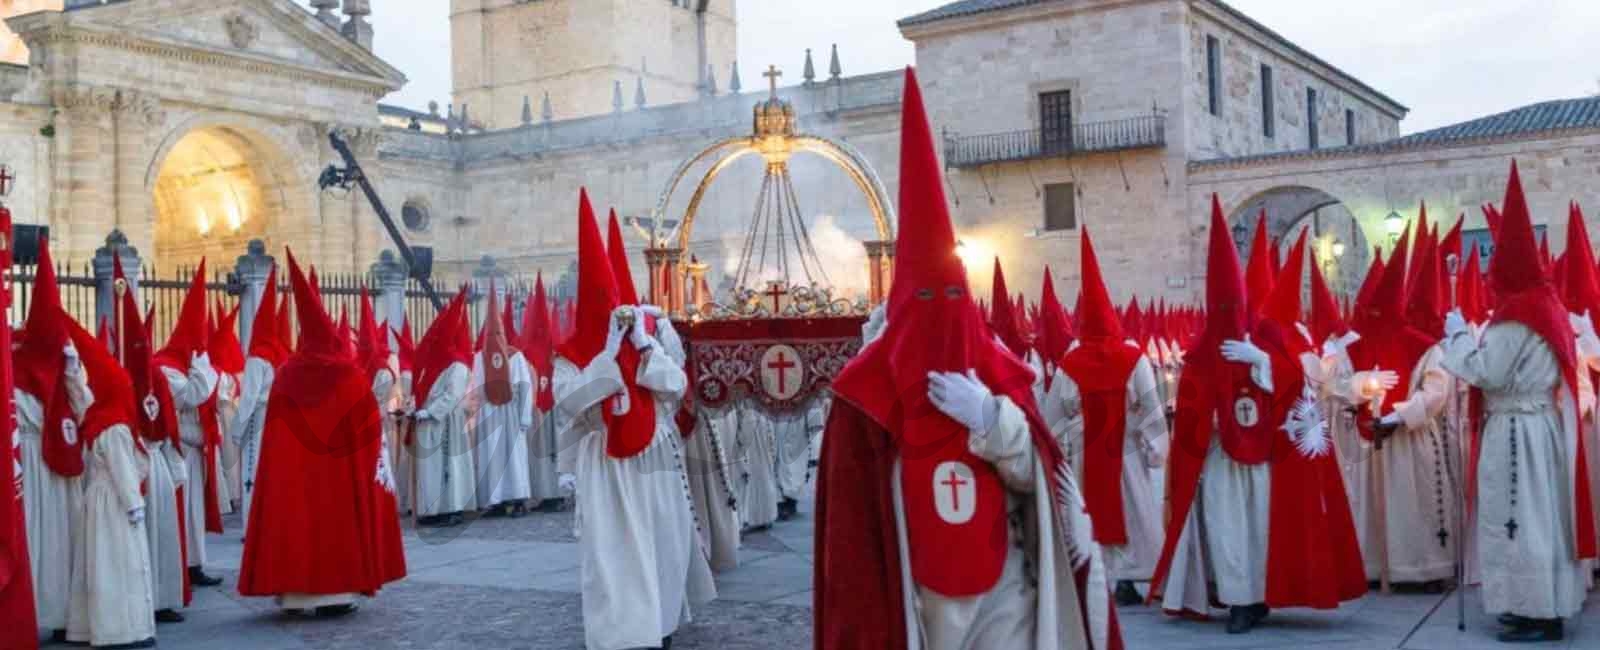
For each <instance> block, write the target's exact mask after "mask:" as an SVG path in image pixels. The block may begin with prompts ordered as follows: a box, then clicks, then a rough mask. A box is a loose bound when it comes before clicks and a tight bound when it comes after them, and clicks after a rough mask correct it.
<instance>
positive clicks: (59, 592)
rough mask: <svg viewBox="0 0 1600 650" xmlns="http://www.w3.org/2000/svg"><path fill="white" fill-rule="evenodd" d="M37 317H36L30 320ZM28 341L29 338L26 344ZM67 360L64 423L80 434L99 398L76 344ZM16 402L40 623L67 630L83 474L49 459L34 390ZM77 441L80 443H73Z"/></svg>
mask: <svg viewBox="0 0 1600 650" xmlns="http://www.w3.org/2000/svg"><path fill="white" fill-rule="evenodd" d="M29 321H30V322H32V319H31V318H30V319H29ZM23 345H27V343H23ZM56 355H58V356H60V357H61V358H62V359H64V363H62V365H61V368H62V371H61V374H60V375H59V378H58V379H57V381H60V382H62V383H64V384H65V388H66V394H67V401H68V405H69V407H70V409H71V411H70V412H69V413H59V414H57V415H58V416H60V417H64V418H70V419H71V420H72V421H73V423H72V425H71V426H67V425H66V424H65V423H63V424H62V425H61V426H62V428H61V435H64V436H67V437H69V438H74V439H75V438H76V437H77V436H78V432H77V430H76V429H77V425H76V421H77V420H78V419H80V418H81V417H82V414H83V412H84V410H85V409H87V408H88V406H89V404H91V403H92V402H93V401H94V395H93V393H91V392H90V389H89V385H88V383H87V379H86V377H85V375H84V372H83V366H82V364H81V363H80V362H79V360H78V351H77V350H76V349H75V348H74V347H73V346H71V345H70V344H69V345H68V346H66V347H65V348H64V349H58V350H57V352H56ZM12 395H13V398H14V400H15V404H16V418H17V422H16V426H17V438H18V447H19V449H20V455H21V468H22V472H21V477H22V509H23V515H24V524H25V528H26V530H27V533H28V540H27V542H28V560H29V565H30V567H31V569H32V571H33V597H34V607H35V611H36V612H37V614H38V620H39V627H40V628H42V629H46V630H64V629H66V627H67V610H68V608H69V606H70V604H71V599H72V591H73V585H74V583H75V582H77V581H76V580H74V575H73V574H74V571H75V570H76V569H75V567H74V564H73V547H74V544H76V543H77V542H79V541H80V540H78V539H77V537H78V536H80V535H82V534H83V533H82V531H83V517H82V514H83V506H82V501H83V478H84V476H83V474H81V473H80V474H79V475H78V476H65V475H61V474H57V473H56V472H55V471H53V470H52V469H51V467H50V466H49V464H47V462H46V458H45V451H44V446H45V445H44V439H43V435H42V433H43V431H44V429H45V426H44V423H45V420H46V417H47V416H46V409H45V407H44V406H43V405H42V403H41V401H40V400H39V399H38V398H37V397H35V396H34V395H33V394H32V393H29V392H27V391H26V390H25V389H24V388H22V387H21V386H19V387H18V388H15V389H13V391H12ZM72 444H76V443H72Z"/></svg>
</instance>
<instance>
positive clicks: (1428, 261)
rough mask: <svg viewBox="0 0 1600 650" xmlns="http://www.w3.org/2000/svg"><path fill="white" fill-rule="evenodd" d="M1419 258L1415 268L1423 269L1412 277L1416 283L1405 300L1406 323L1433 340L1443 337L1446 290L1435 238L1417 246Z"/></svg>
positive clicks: (1425, 240)
mask: <svg viewBox="0 0 1600 650" xmlns="http://www.w3.org/2000/svg"><path fill="white" fill-rule="evenodd" d="M1418 248H1419V249H1421V252H1420V255H1421V256H1420V257H1418V258H1417V259H1416V260H1415V261H1414V262H1413V263H1412V267H1413V268H1417V269H1421V270H1420V271H1418V272H1416V273H1414V274H1413V277H1414V278H1415V281H1416V283H1415V284H1413V285H1412V286H1411V291H1410V293H1409V295H1408V296H1407V298H1406V324H1407V325H1409V326H1411V327H1414V328H1416V329H1417V331H1419V332H1421V333H1423V334H1426V335H1428V336H1429V337H1432V338H1433V339H1434V340H1439V339H1442V338H1444V312H1445V295H1444V287H1441V286H1440V282H1439V280H1440V277H1439V259H1438V255H1439V244H1438V242H1436V241H1434V236H1433V235H1427V236H1426V237H1424V241H1423V242H1422V243H1421V245H1420V246H1418Z"/></svg>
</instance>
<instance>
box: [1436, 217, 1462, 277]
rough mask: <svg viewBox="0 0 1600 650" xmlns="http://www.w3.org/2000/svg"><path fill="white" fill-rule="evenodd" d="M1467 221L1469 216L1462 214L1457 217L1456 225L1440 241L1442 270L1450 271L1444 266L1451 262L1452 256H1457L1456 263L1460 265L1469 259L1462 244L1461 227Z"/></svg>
mask: <svg viewBox="0 0 1600 650" xmlns="http://www.w3.org/2000/svg"><path fill="white" fill-rule="evenodd" d="M1466 221H1467V215H1465V214H1462V215H1459V216H1457V217H1456V224H1455V225H1454V226H1451V227H1450V230H1449V231H1448V232H1446V233H1445V234H1444V237H1443V238H1442V239H1440V240H1439V264H1440V265H1441V267H1440V268H1441V269H1443V270H1446V271H1448V269H1447V268H1445V267H1444V266H1443V265H1445V264H1447V263H1448V262H1449V261H1450V256H1451V255H1455V256H1456V262H1458V263H1459V262H1463V261H1466V259H1467V258H1466V252H1465V248H1464V246H1463V245H1462V243H1461V226H1462V225H1463V224H1464V223H1466Z"/></svg>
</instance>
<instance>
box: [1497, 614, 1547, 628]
mask: <svg viewBox="0 0 1600 650" xmlns="http://www.w3.org/2000/svg"><path fill="white" fill-rule="evenodd" d="M1495 620H1496V621H1499V623H1500V624H1501V625H1504V626H1506V627H1527V626H1529V625H1534V624H1537V623H1539V620H1538V619H1533V618H1528V617H1526V616H1517V615H1516V614H1501V615H1500V616H1499V617H1497V618H1495Z"/></svg>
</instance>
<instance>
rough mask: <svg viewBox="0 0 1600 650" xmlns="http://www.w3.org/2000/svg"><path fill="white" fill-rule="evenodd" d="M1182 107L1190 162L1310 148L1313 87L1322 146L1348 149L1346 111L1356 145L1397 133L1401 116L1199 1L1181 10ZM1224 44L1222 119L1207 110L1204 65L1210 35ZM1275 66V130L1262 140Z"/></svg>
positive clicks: (1351, 84)
mask: <svg viewBox="0 0 1600 650" xmlns="http://www.w3.org/2000/svg"><path fill="white" fill-rule="evenodd" d="M1184 30H1185V35H1184V36H1185V38H1184V40H1185V45H1186V48H1185V51H1184V52H1183V57H1184V60H1185V61H1186V62H1187V63H1186V65H1185V69H1186V70H1187V74H1186V76H1185V83H1184V88H1185V97H1184V101H1185V110H1184V111H1183V114H1184V115H1185V116H1186V117H1187V125H1186V131H1187V134H1188V140H1189V144H1188V148H1189V158H1190V159H1191V160H1206V159H1212V158H1223V157H1230V156H1243V155H1249V154H1258V153H1268V152H1277V151H1297V150H1302V149H1307V148H1309V147H1310V131H1309V128H1308V126H1307V116H1308V111H1307V110H1306V103H1307V100H1308V96H1309V95H1308V93H1307V90H1308V89H1315V90H1316V91H1317V95H1318V97H1317V127H1318V129H1317V132H1318V145H1319V146H1320V147H1323V148H1326V147H1336V146H1343V145H1347V144H1351V143H1350V142H1348V141H1347V138H1346V133H1345V111H1346V110H1347V109H1348V110H1351V111H1354V117H1355V130H1356V143H1358V144H1371V143H1373V142H1380V141H1383V140H1389V139H1392V138H1395V137H1397V136H1399V133H1400V118H1401V117H1403V116H1404V111H1403V109H1401V108H1400V107H1397V106H1395V105H1393V103H1392V102H1390V101H1386V100H1384V99H1382V98H1380V97H1379V96H1377V95H1376V94H1375V93H1373V92H1372V91H1370V90H1368V89H1366V88H1363V87H1362V86H1360V85H1359V84H1358V83H1356V82H1354V81H1353V80H1351V79H1349V78H1347V77H1343V76H1342V75H1340V74H1336V73H1333V72H1332V71H1331V68H1329V67H1328V66H1326V65H1324V64H1321V63H1320V62H1318V61H1315V60H1312V59H1309V58H1307V57H1306V56H1304V55H1303V54H1302V53H1298V52H1295V51H1294V50H1291V49H1289V48H1288V47H1286V46H1284V45H1283V44H1282V43H1280V42H1278V41H1276V40H1274V39H1272V38H1270V37H1267V36H1265V35H1264V34H1263V32H1262V31H1261V29H1259V28H1257V27H1254V26H1252V25H1250V24H1249V23H1246V22H1243V21H1242V20H1241V19H1240V18H1239V17H1238V16H1237V15H1235V14H1232V13H1229V12H1225V11H1222V10H1219V9H1216V8H1214V6H1213V5H1212V4H1211V3H1210V2H1203V1H1202V2H1194V3H1192V4H1190V5H1189V10H1188V11H1186V12H1184ZM1208 36H1210V37H1215V38H1216V39H1217V40H1218V43H1219V45H1220V46H1221V61H1220V62H1221V73H1222V81H1221V91H1222V92H1221V96H1220V98H1219V104H1220V105H1219V109H1220V113H1221V115H1213V114H1212V113H1211V112H1210V96H1209V86H1208V84H1207V79H1208V73H1207V65H1206V43H1207V37H1208ZM1263 65H1265V66H1268V67H1270V68H1272V77H1273V80H1272V81H1273V84H1272V85H1273V90H1272V95H1273V97H1272V99H1273V112H1272V119H1273V120H1274V123H1275V125H1274V133H1273V136H1272V137H1267V136H1266V135H1265V129H1264V127H1263V124H1262V123H1263V115H1262V101H1261V96H1262V72H1261V67H1262V66H1263Z"/></svg>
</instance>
